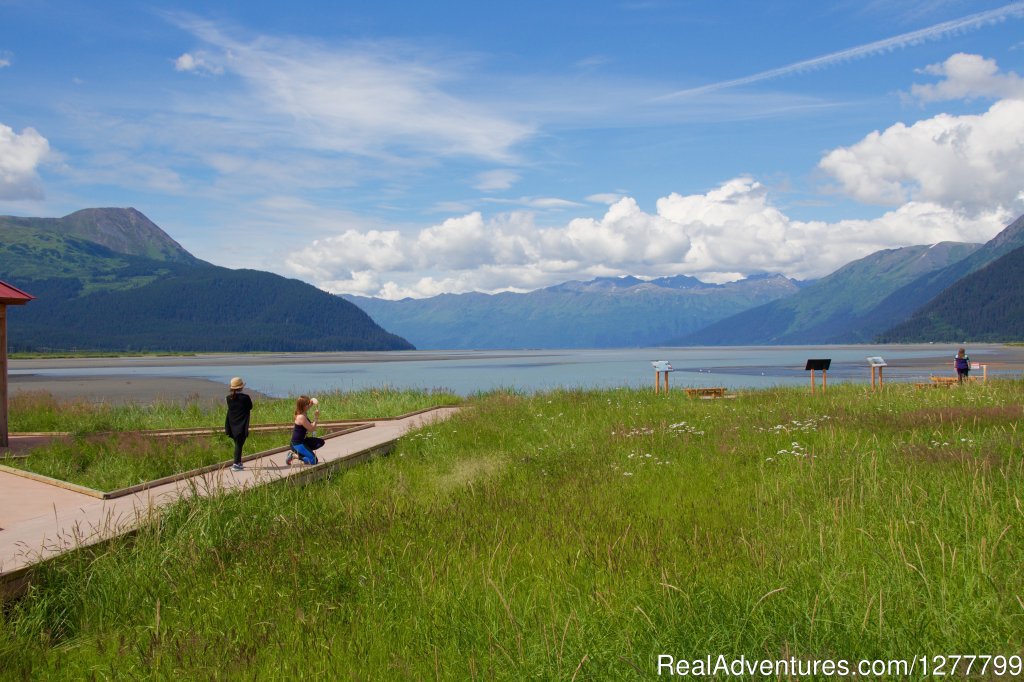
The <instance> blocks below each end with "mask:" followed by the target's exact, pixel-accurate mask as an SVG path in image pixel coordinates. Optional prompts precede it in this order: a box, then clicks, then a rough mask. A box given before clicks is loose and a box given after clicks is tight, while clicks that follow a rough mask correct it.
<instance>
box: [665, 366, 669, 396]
mask: <svg viewBox="0 0 1024 682" xmlns="http://www.w3.org/2000/svg"><path fill="white" fill-rule="evenodd" d="M665 395H668V372H665Z"/></svg>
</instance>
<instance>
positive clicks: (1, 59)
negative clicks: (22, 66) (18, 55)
mask: <svg viewBox="0 0 1024 682" xmlns="http://www.w3.org/2000/svg"><path fill="white" fill-rule="evenodd" d="M10 65H11V53H10V52H7V51H4V52H0V69H3V68H6V67H8V66H10Z"/></svg>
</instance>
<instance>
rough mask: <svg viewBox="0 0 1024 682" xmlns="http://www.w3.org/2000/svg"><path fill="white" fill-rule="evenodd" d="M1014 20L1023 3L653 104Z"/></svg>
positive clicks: (703, 87) (674, 94) (687, 91)
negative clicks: (1006, 20) (1005, 20)
mask: <svg viewBox="0 0 1024 682" xmlns="http://www.w3.org/2000/svg"><path fill="white" fill-rule="evenodd" d="M1014 16H1018V17H1020V16H1024V2H1014V3H1011V4H1009V5H1004V6H1003V7H999V8H996V9H993V10H988V11H987V12H979V13H977V14H971V15H969V16H966V17H962V18H960V19H953V20H951V21H944V22H942V23H941V24H935V25H934V26H929V27H927V28H922V29H919V30H917V31H911V32H910V33H903V34H901V35H898V36H893V37H892V38H886V39H884V40H878V41H875V42H873V43H868V44H866V45H859V46H857V47H851V48H848V49H845V50H840V51H839V52H832V53H830V54H826V55H822V56H820V57H814V58H813V59H805V60H804V61H801V62H795V63H793V64H788V65H787V66H780V67H779V68H777V69H770V70H768V71H761V72H760V73H755V74H753V75H750V76H744V77H742V78H733V79H732V80H727V81H719V82H718V83H710V84H708V85H701V86H698V87H696V88H687V89H685V90H678V91H676V92H671V93H669V94H667V95H662V96H661V97H657V98H655V101H658V100H666V99H675V98H677V97H688V96H691V95H700V94H704V93H707V92H715V91H717V90H725V89H727V88H734V87H736V86H738V85H747V84H748V83H757V82H758V81H765V80H769V79H772V78H779V77H780V76H787V75H789V74H791V73H799V72H801V71H808V70H811V69H817V68H821V67H824V66H829V65H830V64H835V63H837V62H843V61H847V60H850V59H856V58H858V57H866V56H868V55H872V54H876V53H878V52H886V51H891V50H895V49H898V48H901V47H906V46H907V45H916V44H918V43H923V42H925V41H926V40H935V39H937V38H941V37H942V36H945V35H948V34H950V33H956V32H957V31H965V30H969V29H974V28H978V27H980V26H984V25H985V24H992V23H996V22H1000V21H1003V20H1004V19H1007V18H1009V17H1014Z"/></svg>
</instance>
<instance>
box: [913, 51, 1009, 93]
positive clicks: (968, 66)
mask: <svg viewBox="0 0 1024 682" xmlns="http://www.w3.org/2000/svg"><path fill="white" fill-rule="evenodd" d="M921 73H925V74H928V75H930V76H939V77H941V78H943V79H944V80H941V81H939V82H938V83H934V84H927V85H920V84H915V85H913V86H911V88H910V92H911V93H912V94H913V95H914V96H915V97H917V98H918V99H920V100H921V101H923V102H940V101H945V100H956V99H973V98H976V97H991V98H996V99H1000V98H1015V99H1024V78H1021V77H1020V76H1018V75H1017V74H1016V73H1014V72H1013V71H1011V72H1009V73H1005V74H1004V73H999V66H998V65H997V64H996V61H995V60H994V59H985V58H984V57H982V56H981V55H976V54H964V53H962V52H961V53H957V54H955V55H953V56H951V57H950V58H949V59H947V60H946V61H944V62H942V63H941V64H931V65H929V66H927V67H925V68H924V69H922V70H921Z"/></svg>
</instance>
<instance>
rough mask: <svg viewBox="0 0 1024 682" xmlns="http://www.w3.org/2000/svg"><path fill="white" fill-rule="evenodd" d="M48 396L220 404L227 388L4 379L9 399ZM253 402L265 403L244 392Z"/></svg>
mask: <svg viewBox="0 0 1024 682" xmlns="http://www.w3.org/2000/svg"><path fill="white" fill-rule="evenodd" d="M43 392H45V393H49V394H50V395H52V396H53V397H54V398H55V399H56V400H58V401H60V402H74V401H79V400H85V401H88V402H93V403H109V404H112V405H124V404H128V403H144V404H153V403H179V402H191V401H196V400H198V401H199V402H203V403H222V402H223V401H224V398H225V396H227V394H228V387H227V386H226V385H225V384H221V383H219V382H216V381H209V380H207V379H196V378H188V377H135V376H133V377H105V376H76V377H70V376H69V377H54V376H39V375H16V376H11V377H8V394H9V396H10V398H11V399H12V400H13V399H17V398H18V397H20V396H25V395H29V394H32V393H43ZM246 393H248V394H249V395H250V396H252V397H253V399H266V396H265V395H263V394H262V393H260V392H259V391H253V390H250V389H246Z"/></svg>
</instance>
